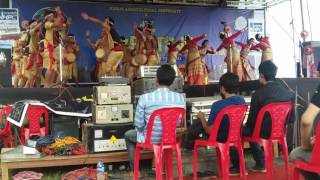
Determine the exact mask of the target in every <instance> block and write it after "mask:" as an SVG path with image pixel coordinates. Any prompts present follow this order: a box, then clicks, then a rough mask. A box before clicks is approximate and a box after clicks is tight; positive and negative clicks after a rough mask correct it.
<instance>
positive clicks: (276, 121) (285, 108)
mask: <svg viewBox="0 0 320 180" xmlns="http://www.w3.org/2000/svg"><path fill="white" fill-rule="evenodd" d="M292 107H293V106H292V103H291V102H278V103H270V104H267V105H265V106H263V107H262V108H261V109H260V111H259V113H258V116H257V119H256V124H255V128H254V130H253V134H252V137H245V138H243V142H255V143H259V144H262V146H263V148H264V155H265V159H266V161H265V162H266V170H267V178H268V179H272V176H273V142H278V143H280V144H281V145H282V151H283V156H284V160H285V167H286V174H287V177H289V158H288V146H287V140H286V133H287V129H286V121H287V119H288V116H289V114H290V112H291V110H292ZM267 112H269V114H270V117H271V121H272V122H271V125H272V129H271V134H270V138H269V139H264V138H260V130H261V124H262V121H263V117H264V115H265V113H267Z"/></svg>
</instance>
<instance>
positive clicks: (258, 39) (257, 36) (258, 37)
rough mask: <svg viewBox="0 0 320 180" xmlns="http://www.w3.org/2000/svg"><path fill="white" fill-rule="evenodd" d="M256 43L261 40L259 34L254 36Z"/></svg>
mask: <svg viewBox="0 0 320 180" xmlns="http://www.w3.org/2000/svg"><path fill="white" fill-rule="evenodd" d="M255 38H256V40H257V41H261V39H262V38H263V37H262V35H261V34H256V36H255Z"/></svg>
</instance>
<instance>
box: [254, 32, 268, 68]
mask: <svg viewBox="0 0 320 180" xmlns="http://www.w3.org/2000/svg"><path fill="white" fill-rule="evenodd" d="M255 38H256V40H257V41H259V43H258V44H256V45H254V46H253V47H252V48H251V50H256V51H262V56H261V63H262V62H264V61H268V60H271V61H272V60H273V55H272V49H271V45H270V42H269V37H268V36H266V37H263V36H262V35H261V34H256V36H255Z"/></svg>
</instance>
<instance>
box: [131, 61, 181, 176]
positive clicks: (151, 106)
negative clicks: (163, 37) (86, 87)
mask: <svg viewBox="0 0 320 180" xmlns="http://www.w3.org/2000/svg"><path fill="white" fill-rule="evenodd" d="M175 76H176V72H175V71H174V69H173V68H172V67H171V66H170V65H167V64H166V65H162V66H160V67H159V68H158V70H157V79H156V83H157V85H158V88H157V89H156V90H155V91H153V92H151V93H147V94H144V95H142V96H140V98H139V101H138V104H137V107H136V113H135V118H134V125H135V129H132V130H129V131H127V132H126V133H125V140H126V145H127V149H128V156H129V161H130V162H129V163H130V170H131V171H133V168H134V164H133V163H134V151H135V145H136V143H137V142H138V143H144V141H145V138H146V129H147V126H148V121H149V117H150V115H151V114H152V112H153V111H155V110H158V109H160V108H165V107H183V108H185V106H186V102H185V98H184V96H183V95H182V94H179V93H176V92H173V91H170V90H169V86H170V85H171V84H172V83H173V81H174V79H175ZM161 137H162V127H161V122H160V120H157V119H156V120H155V121H154V125H153V129H152V137H151V141H152V143H153V144H160V143H161ZM131 173H132V172H131ZM131 175H132V174H131Z"/></svg>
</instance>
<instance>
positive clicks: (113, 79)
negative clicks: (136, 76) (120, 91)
mask: <svg viewBox="0 0 320 180" xmlns="http://www.w3.org/2000/svg"><path fill="white" fill-rule="evenodd" d="M99 83H101V84H105V85H108V84H113V85H116V84H118V85H127V84H129V79H128V78H125V77H122V76H101V77H99Z"/></svg>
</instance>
